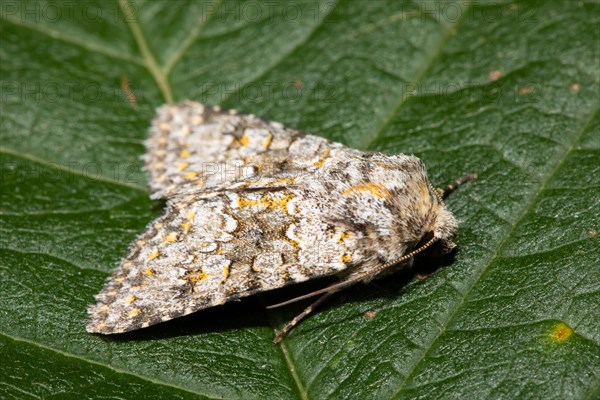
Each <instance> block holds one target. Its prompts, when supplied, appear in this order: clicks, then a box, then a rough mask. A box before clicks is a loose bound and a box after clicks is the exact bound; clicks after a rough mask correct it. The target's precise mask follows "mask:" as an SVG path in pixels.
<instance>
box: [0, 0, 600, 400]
mask: <svg viewBox="0 0 600 400" xmlns="http://www.w3.org/2000/svg"><path fill="white" fill-rule="evenodd" d="M1 7H2V8H1V10H0V11H1V34H0V43H1V45H0V56H1V63H0V68H1V69H0V72H1V75H0V76H1V81H2V90H1V92H2V93H1V106H2V109H1V134H2V143H1V147H0V157H1V158H2V160H1V163H0V167H1V169H2V170H1V175H0V177H1V180H2V191H1V200H0V220H1V231H2V234H1V235H0V242H1V244H0V252H1V253H2V256H1V261H0V304H1V306H0V343H1V344H0V346H1V351H0V397H1V398H3V399H10V398H19V399H21V398H40V397H44V398H92V397H100V396H105V397H107V398H132V399H133V398H165V397H170V398H226V399H238V398H239V399H252V398H255V399H258V398H269V399H271V398H281V399H291V398H299V399H325V398H331V399H342V398H353V399H367V398H373V399H392V398H393V399H405V398H406V399H408V398H436V399H441V398H448V399H455V398H463V399H470V398H472V399H481V398H506V399H514V398H544V399H553V398H554V399H565V398H569V399H592V398H598V396H600V314H599V311H598V304H600V274H599V273H598V266H599V265H600V251H599V249H600V246H599V237H598V231H600V226H599V225H600V224H599V222H598V221H599V220H598V210H599V207H598V206H599V203H600V201H599V200H600V198H599V192H600V191H599V189H600V153H599V151H600V95H599V93H600V90H599V89H600V87H599V84H600V82H599V81H600V78H599V77H600V50H599V47H598V46H597V43H598V41H599V39H600V34H599V30H598V24H599V22H600V6H599V4H598V3H597V2H594V1H578V2H573V1H569V0H564V1H558V0H556V1H552V2H545V1H544V2H541V1H540V2H525V1H498V2H491V3H486V2H467V1H465V2H456V1H448V2H444V1H422V2H401V1H395V0H389V1H383V0H380V1H343V0H338V1H329V0H321V1H317V0H308V1H303V2H299V1H297V2H296V1H295V2H284V1H283V0H276V1H267V0H265V1H264V2H263V1H247V2H231V1H223V2H219V1H218V0H216V1H215V2H212V3H211V2H209V1H193V0H189V1H183V0H181V1H177V2H169V1H153V2H146V1H139V2H135V3H130V2H128V1H127V0H122V1H121V2H119V3H112V2H108V1H106V2H104V1H102V2H94V1H90V2H81V1H78V2H72V1H64V2H58V1H57V2H55V1H47V2H46V1H44V2H20V1H3V2H2V5H1ZM186 98H189V99H193V100H196V101H201V102H206V103H210V104H222V105H223V106H227V107H236V108H237V109H239V110H241V111H244V112H248V113H254V114H257V115H260V116H262V117H265V118H268V119H272V120H278V121H281V122H283V123H286V124H288V125H289V126H291V127H294V128H299V129H303V130H306V131H309V132H311V133H314V134H317V135H322V136H325V137H328V138H331V139H334V140H338V141H341V142H344V143H346V144H348V145H350V146H353V147H356V148H360V149H364V150H378V151H385V152H389V153H399V152H406V153H414V154H416V155H418V156H419V157H421V158H422V159H423V160H424V161H425V163H426V165H427V166H428V169H429V174H430V177H431V179H432V181H433V182H436V183H438V184H439V185H442V184H444V183H447V182H450V181H452V180H453V179H455V178H457V177H458V176H461V175H464V174H466V173H477V174H478V175H479V177H480V178H479V180H478V181H477V182H475V183H471V184H469V185H467V186H465V187H464V188H461V189H460V190H459V191H457V192H456V193H454V194H453V196H452V197H451V198H450V199H449V200H448V204H449V207H450V209H451V210H452V211H453V212H454V213H455V215H456V216H457V217H458V218H459V219H460V221H461V225H460V233H459V234H460V237H459V243H458V244H459V249H458V252H457V253H456V254H455V256H454V257H453V259H451V260H446V262H444V264H446V265H444V266H443V267H442V268H439V269H438V270H437V271H436V272H435V273H434V274H432V275H431V276H429V277H428V278H427V279H426V280H415V279H412V276H411V274H410V273H408V272H406V273H404V274H402V273H401V274H398V275H394V276H392V277H388V278H386V279H384V280H380V281H375V282H373V283H372V284H370V285H368V286H365V287H356V288H353V289H350V290H348V291H347V292H346V293H345V295H344V296H343V298H342V299H339V300H337V301H333V302H331V303H330V304H329V305H328V306H326V307H323V309H322V310H321V311H320V312H318V313H316V314H314V315H313V316H311V317H310V318H308V319H307V320H306V321H305V322H304V323H302V324H301V325H300V326H299V327H298V328H297V329H296V330H295V331H293V332H292V334H291V335H290V336H289V337H288V338H286V339H285V340H284V342H283V343H282V345H281V346H280V347H278V346H273V345H272V344H271V340H272V339H273V337H274V329H276V328H278V327H280V326H281V324H282V323H284V322H285V321H286V320H288V319H289V318H291V317H292V316H293V315H294V313H295V312H297V311H298V310H299V309H300V307H301V306H303V304H300V305H297V306H293V307H286V308H282V309H278V310H276V311H274V312H266V311H265V309H264V305H265V304H269V303H272V302H273V298H272V297H271V295H270V294H265V295H259V296H257V297H254V298H250V299H247V300H244V301H242V302H239V303H234V304H228V305H225V306H223V307H217V308H214V309H210V310H206V311H202V312H199V313H196V314H194V315H192V316H189V317H185V318H181V319H179V320H175V321H172V322H168V323H164V324H160V325H157V326H156V327H153V328H149V329H146V330H142V331H138V332H133V333H131V334H126V335H121V336H115V337H112V336H111V337H104V336H97V335H90V334H87V333H86V332H85V329H84V327H85V323H86V307H87V305H88V304H90V303H92V302H93V296H94V294H96V293H97V292H98V291H99V290H100V288H101V287H102V284H103V282H104V280H105V278H106V277H107V275H108V274H109V273H110V271H111V270H112V269H113V268H114V267H115V266H116V265H117V263H118V261H119V259H120V258H121V257H122V256H123V255H124V254H125V252H126V251H127V248H128V246H129V243H131V242H132V241H133V240H134V239H135V238H136V236H137V234H138V233H140V232H141V230H142V229H143V228H144V227H145V226H146V224H148V223H149V222H150V221H152V220H153V219H154V218H156V217H158V216H159V215H160V214H161V213H162V207H163V204H160V203H157V202H152V201H150V200H149V198H148V191H147V189H146V182H145V177H144V175H143V173H142V171H141V162H140V159H139V157H140V155H141V154H142V153H143V145H142V141H143V139H144V137H145V136H146V130H147V127H148V126H149V122H150V120H151V118H152V116H153V113H154V109H155V108H156V107H157V106H159V105H160V104H162V103H164V102H166V101H179V100H183V99H186ZM431 263H434V264H435V265H430V264H431ZM420 264H421V267H423V266H424V267H426V268H431V267H432V266H439V265H438V264H439V261H431V260H430V261H421V262H420ZM295 290H296V289H290V291H289V292H288V291H287V290H284V291H283V293H282V294H281V296H284V297H286V296H290V294H291V293H292V292H294V291H295Z"/></svg>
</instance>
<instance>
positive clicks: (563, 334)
mask: <svg viewBox="0 0 600 400" xmlns="http://www.w3.org/2000/svg"><path fill="white" fill-rule="evenodd" d="M572 334H573V329H571V328H570V327H569V326H568V325H567V324H565V323H564V322H560V323H558V324H557V325H556V326H555V327H554V329H553V330H552V332H551V333H550V337H551V338H552V339H554V340H556V341H559V342H562V341H565V340H567V339H568V338H569V337H570V336H571V335H572Z"/></svg>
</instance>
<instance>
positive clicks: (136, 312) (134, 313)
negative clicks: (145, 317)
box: [127, 308, 142, 317]
mask: <svg viewBox="0 0 600 400" xmlns="http://www.w3.org/2000/svg"><path fill="white" fill-rule="evenodd" d="M141 313H142V310H140V309H139V308H136V309H135V310H131V311H129V312H128V313H127V316H128V317H137V316H138V315H140V314H141Z"/></svg>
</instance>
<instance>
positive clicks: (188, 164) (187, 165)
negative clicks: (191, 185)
mask: <svg viewBox="0 0 600 400" xmlns="http://www.w3.org/2000/svg"><path fill="white" fill-rule="evenodd" d="M189 166H190V163H187V162H182V163H179V164H177V169H178V170H180V171H183V170H184V169H186V168H187V167H189Z"/></svg>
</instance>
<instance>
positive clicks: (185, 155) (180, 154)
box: [179, 150, 192, 158]
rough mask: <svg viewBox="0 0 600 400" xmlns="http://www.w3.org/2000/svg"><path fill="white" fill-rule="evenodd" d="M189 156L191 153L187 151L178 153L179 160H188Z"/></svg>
mask: <svg viewBox="0 0 600 400" xmlns="http://www.w3.org/2000/svg"><path fill="white" fill-rule="evenodd" d="M191 155H192V153H190V151H189V150H181V152H180V153H179V157H181V158H188V157H189V156H191Z"/></svg>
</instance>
